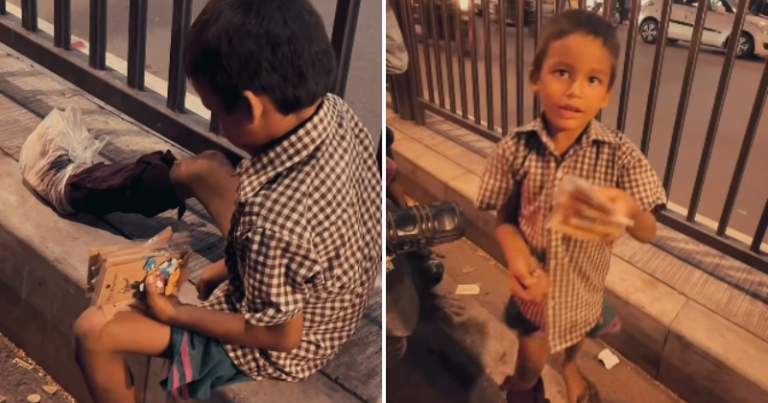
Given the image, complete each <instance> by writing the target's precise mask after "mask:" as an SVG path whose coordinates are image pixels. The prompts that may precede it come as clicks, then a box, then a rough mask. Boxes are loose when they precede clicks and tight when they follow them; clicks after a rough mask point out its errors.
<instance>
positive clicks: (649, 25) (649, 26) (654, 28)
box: [640, 18, 659, 44]
mask: <svg viewBox="0 0 768 403" xmlns="http://www.w3.org/2000/svg"><path fill="white" fill-rule="evenodd" d="M658 37H659V22H658V21H656V20H655V19H653V18H648V19H646V20H644V21H643V23H642V24H640V39H642V40H643V42H645V43H649V44H654V43H656V39H658Z"/></svg>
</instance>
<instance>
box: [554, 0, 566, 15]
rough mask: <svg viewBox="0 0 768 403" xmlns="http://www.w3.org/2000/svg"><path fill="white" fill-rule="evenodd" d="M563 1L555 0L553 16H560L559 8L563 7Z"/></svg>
mask: <svg viewBox="0 0 768 403" xmlns="http://www.w3.org/2000/svg"><path fill="white" fill-rule="evenodd" d="M563 1H564V0H555V15H558V14H560V11H561V8H562V7H563Z"/></svg>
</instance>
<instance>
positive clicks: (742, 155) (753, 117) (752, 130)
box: [717, 61, 768, 236]
mask: <svg viewBox="0 0 768 403" xmlns="http://www.w3.org/2000/svg"><path fill="white" fill-rule="evenodd" d="M767 94H768V61H766V62H765V64H764V66H763V75H762V76H761V77H760V83H759V84H758V85H757V94H756V95H755V103H754V104H752V113H751V114H750V115H749V121H748V122H747V131H746V133H744V140H742V142H741V150H740V151H739V158H738V159H737V160H736V169H735V170H734V171H733V178H731V185H730V187H729V188H728V196H726V198H725V206H723V213H722V214H720V223H719V224H718V225H717V235H719V236H724V235H725V231H726V230H727V229H728V222H729V221H730V220H731V213H733V206H734V204H735V203H736V196H737V195H738V193H739V187H740V185H741V179H742V178H743V176H744V170H745V169H746V167H747V159H748V158H749V152H750V151H751V150H752V143H753V141H754V140H755V134H757V127H758V126H759V125H760V117H761V116H762V114H763V107H764V106H765V97H766V95H767ZM763 232H765V231H763Z"/></svg>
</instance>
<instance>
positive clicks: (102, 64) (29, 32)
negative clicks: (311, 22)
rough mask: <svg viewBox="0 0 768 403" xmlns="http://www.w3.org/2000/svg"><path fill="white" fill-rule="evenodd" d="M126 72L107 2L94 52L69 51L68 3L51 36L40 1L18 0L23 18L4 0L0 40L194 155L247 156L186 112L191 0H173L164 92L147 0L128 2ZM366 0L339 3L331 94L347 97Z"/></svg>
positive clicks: (94, 18) (57, 10) (63, 1)
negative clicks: (151, 72) (149, 63)
mask: <svg viewBox="0 0 768 403" xmlns="http://www.w3.org/2000/svg"><path fill="white" fill-rule="evenodd" d="M129 1H130V8H129V17H128V18H129V19H128V31H129V32H128V61H127V70H126V74H125V75H123V74H120V73H119V72H116V71H115V70H114V69H110V68H109V66H108V65H107V0H90V8H89V12H90V15H89V17H90V32H89V38H88V41H89V50H88V54H87V56H86V54H85V53H83V52H81V51H79V50H76V49H73V48H72V34H71V32H72V30H71V5H70V0H54V21H53V36H52V37H51V35H49V34H47V33H45V32H42V31H41V30H40V29H38V17H37V1H36V0H21V4H20V5H21V7H20V9H21V18H19V16H15V15H12V14H10V13H8V12H7V7H6V0H0V43H3V44H5V45H6V46H8V47H10V48H11V49H13V50H15V51H16V52H18V53H20V54H22V55H24V56H25V57H28V58H29V59H31V60H32V61H34V62H35V63H37V64H39V65H41V66H42V67H44V68H46V69H48V70H50V71H51V72H52V73H54V74H56V75H58V76H60V77H62V78H63V79H65V80H67V81H69V82H71V83H72V84H74V85H75V86H77V87H80V88H81V89H83V90H84V91H86V92H88V93H89V94H91V95H93V96H95V97H97V98H98V99H100V100H102V101H103V102H105V103H106V104H108V105H110V106H111V107H113V108H115V109H117V110H119V111H120V112H122V113H125V114H126V115H128V116H130V117H131V118H133V119H135V120H136V121H137V122H139V123H141V124H143V125H145V126H147V127H149V128H151V129H153V130H154V131H156V132H157V133H159V134H160V135H162V136H164V137H166V138H167V139H169V140H171V141H173V142H175V143H176V144H178V145H180V146H182V147H184V148H185V149H187V150H189V151H190V152H192V153H200V152H202V151H206V150H218V151H221V152H223V153H224V154H225V155H227V157H228V158H229V159H230V160H231V161H232V162H233V163H237V162H239V161H240V159H241V158H242V157H244V154H243V152H242V151H240V150H237V149H236V148H234V147H232V146H231V145H230V144H228V143H227V142H226V141H223V140H222V139H221V138H218V137H217V136H215V135H213V134H212V133H217V132H218V127H217V120H216V119H215V118H214V117H213V116H211V118H210V119H208V118H206V117H203V116H200V115H198V114H196V113H194V112H192V111H189V110H187V108H186V107H185V105H186V95H187V78H186V77H185V74H184V68H183V61H182V49H183V44H184V40H185V37H186V35H187V32H188V30H189V26H190V23H191V16H192V0H173V16H172V27H171V50H170V64H169V69H168V88H167V96H165V97H164V96H163V95H161V94H158V93H157V92H155V91H152V90H150V89H147V88H146V87H145V73H146V72H145V65H146V50H147V10H148V3H149V0H129ZM360 3H361V0H337V3H336V13H335V18H334V22H333V28H332V34H331V44H332V46H333V49H334V51H335V52H336V58H337V61H338V71H337V76H336V83H335V87H334V93H335V94H337V95H339V96H342V97H343V96H344V92H345V89H346V82H347V76H348V75H349V65H350V58H351V55H352V45H353V43H354V37H355V30H356V27H357V18H358V14H359V11H360Z"/></svg>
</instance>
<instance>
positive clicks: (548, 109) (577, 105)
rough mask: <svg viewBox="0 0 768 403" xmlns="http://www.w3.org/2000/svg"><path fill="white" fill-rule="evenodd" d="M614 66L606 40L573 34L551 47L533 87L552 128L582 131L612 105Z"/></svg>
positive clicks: (533, 82)
mask: <svg viewBox="0 0 768 403" xmlns="http://www.w3.org/2000/svg"><path fill="white" fill-rule="evenodd" d="M613 63H614V60H613V57H611V54H610V52H609V51H608V49H606V47H605V45H603V42H602V40H601V39H599V38H596V37H594V36H589V35H584V34H572V35H568V36H566V37H564V38H561V39H559V40H556V41H553V42H552V43H551V44H550V45H549V50H548V51H547V56H546V57H545V58H544V63H543V65H542V68H541V73H540V74H539V76H538V77H533V78H532V80H531V87H532V89H533V91H534V92H535V93H536V94H537V95H538V96H539V98H540V99H541V104H542V107H543V110H544V114H545V115H546V118H547V123H548V124H549V125H550V126H551V128H552V129H554V130H557V131H567V130H578V131H581V130H583V129H584V128H585V127H586V126H587V124H589V122H590V121H591V120H592V119H594V117H595V116H596V115H597V112H598V111H600V109H601V108H603V107H605V106H606V105H608V100H609V99H610V87H609V82H610V79H611V69H612V67H613Z"/></svg>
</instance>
